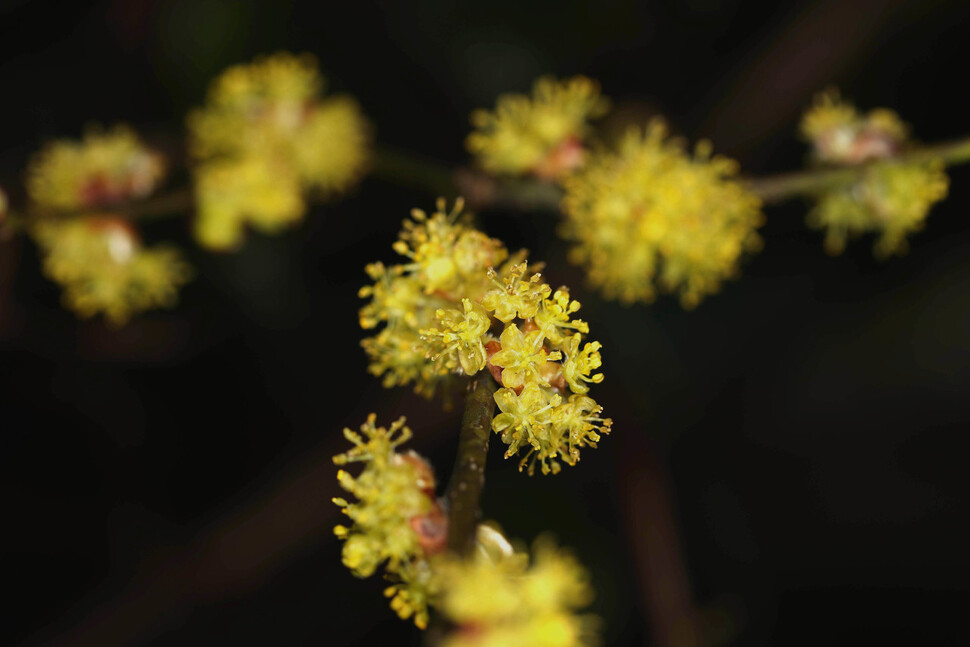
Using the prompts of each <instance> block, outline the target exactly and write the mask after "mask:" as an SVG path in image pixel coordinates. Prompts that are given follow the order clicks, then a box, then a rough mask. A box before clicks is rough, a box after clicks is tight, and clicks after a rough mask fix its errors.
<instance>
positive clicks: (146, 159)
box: [27, 126, 165, 211]
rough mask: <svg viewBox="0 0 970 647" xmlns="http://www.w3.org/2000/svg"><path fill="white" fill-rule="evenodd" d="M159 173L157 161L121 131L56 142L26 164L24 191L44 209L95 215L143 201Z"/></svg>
mask: <svg viewBox="0 0 970 647" xmlns="http://www.w3.org/2000/svg"><path fill="white" fill-rule="evenodd" d="M164 174H165V163H164V160H163V158H162V157H161V156H160V155H159V154H157V153H155V152H154V151H152V150H151V149H149V148H147V147H146V146H145V145H144V144H142V142H141V141H140V140H139V139H138V137H137V136H135V134H134V133H133V132H132V131H131V130H130V129H129V128H127V127H126V126H116V127H115V128H113V129H112V130H109V131H107V132H102V131H100V130H91V131H88V132H87V133H86V134H85V135H84V138H83V139H82V140H81V141H79V142H76V141H69V140H58V141H55V142H52V143H50V144H48V145H47V146H46V147H45V148H43V149H42V150H41V151H40V152H39V153H37V154H36V155H34V157H33V158H32V159H31V161H30V164H29V167H28V171H27V191H28V193H29V194H30V197H31V199H32V200H33V201H34V202H35V203H36V204H37V205H38V206H39V207H42V208H44V209H49V210H51V209H52V210H61V211H76V210H95V209H100V208H104V207H110V206H113V205H118V204H121V203H124V202H126V201H129V200H132V199H135V198H143V197H145V196H147V195H148V194H150V193H151V192H152V191H154V190H155V188H156V187H157V186H158V183H159V182H160V181H161V179H162V177H163V176H164Z"/></svg>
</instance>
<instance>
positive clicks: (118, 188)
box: [27, 126, 192, 325]
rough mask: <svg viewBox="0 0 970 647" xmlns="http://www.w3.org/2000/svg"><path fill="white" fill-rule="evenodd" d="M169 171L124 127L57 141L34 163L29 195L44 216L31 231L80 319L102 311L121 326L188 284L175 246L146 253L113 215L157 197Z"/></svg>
mask: <svg viewBox="0 0 970 647" xmlns="http://www.w3.org/2000/svg"><path fill="white" fill-rule="evenodd" d="M164 171H165V164H164V161H163V159H162V157H161V156H160V155H159V154H157V153H155V152H154V151H152V150H151V149H149V148H147V147H146V146H145V145H144V144H143V143H142V142H141V141H140V140H139V139H138V137H137V136H136V135H135V134H134V133H133V132H132V131H131V130H130V129H129V128H127V127H125V126H116V127H115V128H113V129H111V130H109V131H106V132H105V131H100V130H91V131H89V132H87V133H86V134H85V135H84V138H83V139H82V140H81V141H79V142H78V141H69V140H58V141H55V142H52V143H51V144H48V145H47V146H46V147H45V148H43V149H42V150H41V151H40V152H39V153H37V154H36V155H35V156H34V157H33V158H32V159H31V161H30V164H29V170H28V176H27V190H28V194H29V195H30V198H31V200H32V201H33V202H34V205H35V206H36V208H37V210H38V211H39V213H37V214H36V215H35V217H34V218H33V219H32V221H31V223H30V228H31V231H32V233H33V235H34V238H35V239H36V241H37V244H38V246H39V247H40V250H41V254H42V256H43V267H44V273H45V274H46V275H47V277H48V278H50V279H51V280H53V281H56V282H57V283H60V284H61V285H62V286H63V288H64V294H63V301H64V304H65V306H66V307H68V308H71V309H72V310H74V311H76V312H77V313H78V315H80V316H81V317H91V316H94V315H96V314H98V313H104V315H105V317H106V319H107V320H108V322H109V323H111V324H114V325H122V324H124V323H125V322H127V321H128V319H129V318H130V317H131V316H132V315H134V314H137V313H139V312H141V311H144V310H148V309H151V308H158V307H171V306H172V305H174V303H175V300H176V296H177V294H178V290H179V288H180V287H181V286H182V285H183V284H184V283H185V282H187V281H188V280H189V278H191V276H192V271H191V269H190V268H189V266H188V264H187V263H186V262H185V261H184V260H183V259H182V257H181V255H180V254H179V252H178V251H177V250H176V249H175V248H173V247H167V246H158V247H154V248H145V247H144V246H143V245H142V243H141V239H140V237H139V235H138V232H137V231H136V230H135V228H134V226H133V225H132V224H131V222H130V221H129V220H126V219H124V218H122V217H120V216H119V215H117V214H116V213H112V210H123V209H124V208H125V204H126V203H127V202H130V201H131V200H134V199H138V198H144V197H146V196H147V195H149V194H150V193H151V192H152V191H154V190H155V188H156V187H157V185H158V183H159V182H160V181H161V179H162V177H163V175H164ZM62 212H72V213H62Z"/></svg>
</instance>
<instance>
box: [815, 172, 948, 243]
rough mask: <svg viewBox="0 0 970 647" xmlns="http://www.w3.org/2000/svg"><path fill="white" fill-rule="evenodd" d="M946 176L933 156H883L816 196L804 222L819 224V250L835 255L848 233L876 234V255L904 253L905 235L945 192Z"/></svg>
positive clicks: (919, 226) (919, 225) (920, 224)
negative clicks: (850, 181)
mask: <svg viewBox="0 0 970 647" xmlns="http://www.w3.org/2000/svg"><path fill="white" fill-rule="evenodd" d="M947 187H948V178H947V175H946V173H945V172H944V171H943V163H942V162H941V161H939V160H937V161H929V162H892V161H885V162H879V163H876V164H873V165H871V166H869V167H867V168H866V169H865V170H864V171H863V173H862V177H861V179H860V180H859V181H858V182H856V183H855V184H853V185H851V186H849V187H847V188H844V189H839V190H835V191H829V192H827V193H825V194H823V195H822V196H820V197H819V200H818V203H817V204H816V205H815V208H814V209H812V211H811V212H810V213H809V216H808V223H809V225H810V226H812V227H815V228H818V229H825V250H826V251H827V252H828V253H829V254H833V255H835V254H841V253H842V251H843V250H844V249H845V243H846V240H847V239H848V238H851V237H854V236H857V235H859V234H862V233H866V232H871V233H875V234H878V236H877V238H876V241H875V243H874V245H873V251H874V253H875V255H876V256H877V257H879V258H886V257H888V256H891V255H892V254H901V253H905V251H906V250H907V248H908V243H907V240H906V236H907V235H909V234H911V233H913V232H916V231H919V230H920V229H922V228H923V225H924V223H925V221H926V216H927V214H928V213H929V210H930V208H931V207H932V206H933V204H935V203H936V202H939V201H940V200H942V199H943V198H945V197H946V193H947Z"/></svg>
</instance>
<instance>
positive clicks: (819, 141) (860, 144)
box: [800, 90, 909, 165]
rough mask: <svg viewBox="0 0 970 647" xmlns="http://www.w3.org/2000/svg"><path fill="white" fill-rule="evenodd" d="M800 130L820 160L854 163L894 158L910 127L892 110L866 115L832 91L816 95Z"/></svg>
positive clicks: (871, 112) (816, 157) (884, 109)
mask: <svg viewBox="0 0 970 647" xmlns="http://www.w3.org/2000/svg"><path fill="white" fill-rule="evenodd" d="M800 130H801V134H802V137H804V138H805V139H806V140H807V141H808V142H809V143H811V145H812V152H813V155H814V156H815V159H816V160H818V161H819V162H823V163H828V164H850V165H851V164H860V163H862V162H866V161H868V160H872V159H884V158H887V157H892V156H893V155H895V154H896V153H898V152H899V151H900V149H901V148H902V146H903V145H904V144H905V142H906V138H907V134H908V130H909V129H908V128H907V126H906V124H905V123H903V121H902V119H900V118H899V115H897V114H896V113H895V112H893V111H892V110H888V109H886V108H876V109H875V110H871V111H869V113H868V114H866V115H862V114H861V113H860V112H859V111H858V110H856V108H855V107H854V106H853V105H852V104H851V103H847V102H845V101H843V100H842V99H841V98H840V97H839V93H838V92H836V91H835V90H828V91H826V92H822V93H821V94H819V95H817V96H816V97H815V101H814V104H813V105H812V107H811V108H809V110H807V111H806V112H805V115H804V116H803V117H802V122H801V127H800Z"/></svg>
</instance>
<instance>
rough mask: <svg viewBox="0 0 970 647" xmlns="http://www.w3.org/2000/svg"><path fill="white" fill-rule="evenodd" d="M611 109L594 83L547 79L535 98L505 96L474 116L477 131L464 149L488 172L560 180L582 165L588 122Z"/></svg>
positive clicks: (579, 78)
mask: <svg viewBox="0 0 970 647" xmlns="http://www.w3.org/2000/svg"><path fill="white" fill-rule="evenodd" d="M607 107H608V102H607V101H606V99H604V98H603V97H601V96H600V93H599V85H598V84H597V83H596V82H595V81H593V80H591V79H588V78H586V77H583V76H577V77H573V78H572V79H568V80H565V81H557V80H555V79H553V78H551V77H542V78H540V79H538V80H537V81H536V82H535V84H534V85H533V87H532V96H531V97H528V96H525V95H521V94H506V95H502V96H501V97H499V99H498V103H497V105H496V107H495V111H494V112H488V111H485V110H476V111H475V112H473V113H472V115H471V122H472V125H474V126H475V129H476V130H475V132H473V133H471V134H470V135H469V136H468V139H467V140H466V141H465V145H466V146H467V148H468V150H469V152H471V153H472V154H473V155H475V156H476V158H477V160H478V163H479V165H480V166H481V167H482V168H483V169H485V170H486V171H488V172H489V173H496V174H508V175H525V174H528V173H532V174H535V175H537V176H539V177H542V178H544V179H555V178H558V177H560V176H561V175H563V174H564V173H567V172H569V171H571V170H572V169H574V168H576V167H577V166H579V165H580V164H581V163H582V161H583V158H584V150H583V139H584V138H585V137H586V135H587V134H588V131H589V125H588V121H589V120H590V119H594V118H596V117H599V116H602V115H603V114H604V113H605V112H606V110H607Z"/></svg>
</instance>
